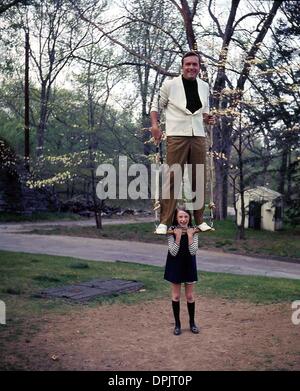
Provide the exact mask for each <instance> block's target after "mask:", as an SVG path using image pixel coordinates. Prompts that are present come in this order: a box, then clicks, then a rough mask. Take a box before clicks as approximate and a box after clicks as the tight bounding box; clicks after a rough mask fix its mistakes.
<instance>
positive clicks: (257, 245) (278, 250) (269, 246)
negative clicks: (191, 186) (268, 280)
mask: <svg viewBox="0 0 300 391" xmlns="http://www.w3.org/2000/svg"><path fill="white" fill-rule="evenodd" d="M214 226H215V228H216V230H215V231H214V232H204V233H201V235H200V237H199V239H200V240H199V245H200V248H202V249H213V250H221V251H225V252H233V253H239V254H249V255H256V256H257V255H258V256H266V255H269V256H274V257H286V258H294V259H299V258H300V240H299V239H300V229H299V228H296V229H291V228H287V229H284V230H282V231H276V232H269V231H256V230H253V229H247V230H246V235H247V239H246V240H236V239H235V235H236V228H235V225H234V222H233V221H232V220H229V219H228V220H226V221H216V222H215V225H214ZM153 231H154V224H153V223H132V224H119V225H105V226H104V228H103V229H102V230H97V229H96V228H93V227H56V228H54V229H51V230H47V231H46V230H45V231H43V230H42V229H38V230H34V231H33V233H41V234H42V233H43V234H56V235H70V236H82V237H89V238H106V239H118V240H132V241H139V242H151V243H166V238H165V237H164V236H160V235H154V234H153Z"/></svg>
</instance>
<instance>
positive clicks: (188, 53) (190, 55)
mask: <svg viewBox="0 0 300 391" xmlns="http://www.w3.org/2000/svg"><path fill="white" fill-rule="evenodd" d="M192 56H196V57H197V58H198V60H199V65H201V57H200V55H199V54H198V53H197V52H193V51H190V52H186V53H185V54H184V55H183V57H182V59H181V66H183V60H184V59H185V58H187V57H192Z"/></svg>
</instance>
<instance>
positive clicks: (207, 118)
mask: <svg viewBox="0 0 300 391" xmlns="http://www.w3.org/2000/svg"><path fill="white" fill-rule="evenodd" d="M203 121H204V122H205V123H206V124H207V125H215V123H216V119H215V116H214V115H212V114H207V113H205V114H203Z"/></svg>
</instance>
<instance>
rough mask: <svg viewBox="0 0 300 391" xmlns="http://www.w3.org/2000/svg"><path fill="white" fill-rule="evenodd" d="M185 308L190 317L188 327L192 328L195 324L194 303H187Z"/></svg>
mask: <svg viewBox="0 0 300 391" xmlns="http://www.w3.org/2000/svg"><path fill="white" fill-rule="evenodd" d="M187 308H188V312H189V317H190V326H193V325H194V324H195V302H193V303H189V302H187Z"/></svg>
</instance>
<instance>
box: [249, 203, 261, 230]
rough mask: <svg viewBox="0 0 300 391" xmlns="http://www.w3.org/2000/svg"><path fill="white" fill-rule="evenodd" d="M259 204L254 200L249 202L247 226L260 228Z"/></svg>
mask: <svg viewBox="0 0 300 391" xmlns="http://www.w3.org/2000/svg"><path fill="white" fill-rule="evenodd" d="M260 224H261V204H260V203H259V202H256V201H250V203H249V228H254V229H260Z"/></svg>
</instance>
